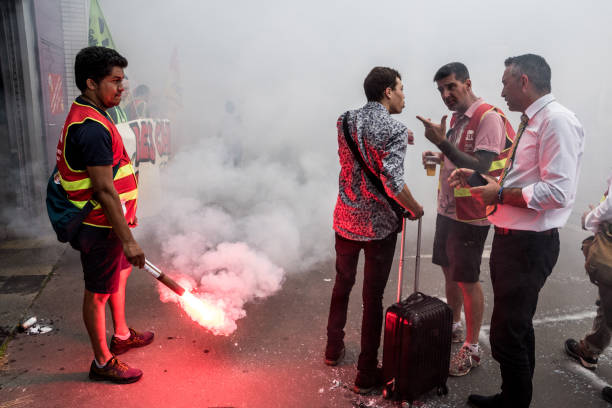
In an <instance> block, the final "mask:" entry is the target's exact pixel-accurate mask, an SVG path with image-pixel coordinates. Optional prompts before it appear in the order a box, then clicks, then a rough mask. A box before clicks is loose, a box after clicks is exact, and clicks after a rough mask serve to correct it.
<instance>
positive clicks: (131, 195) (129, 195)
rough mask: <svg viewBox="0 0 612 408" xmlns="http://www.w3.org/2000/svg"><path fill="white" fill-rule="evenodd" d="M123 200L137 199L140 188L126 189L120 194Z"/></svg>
mask: <svg viewBox="0 0 612 408" xmlns="http://www.w3.org/2000/svg"><path fill="white" fill-rule="evenodd" d="M119 198H120V199H121V201H130V200H136V199H137V198H138V190H137V189H134V190H132V191H126V192H125V193H121V194H119Z"/></svg>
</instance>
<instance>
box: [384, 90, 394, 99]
mask: <svg viewBox="0 0 612 408" xmlns="http://www.w3.org/2000/svg"><path fill="white" fill-rule="evenodd" d="M391 92H393V89H391V88H390V87H387V88H385V93H384V96H385V97H387V99H391Z"/></svg>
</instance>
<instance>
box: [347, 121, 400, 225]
mask: <svg viewBox="0 0 612 408" xmlns="http://www.w3.org/2000/svg"><path fill="white" fill-rule="evenodd" d="M348 116H349V113H348V111H347V112H346V113H345V114H344V118H343V119H342V129H343V130H344V139H346V144H347V145H348V147H349V149H351V152H353V156H354V157H355V159H356V160H357V162H358V163H359V165H360V166H361V168H362V169H363V171H364V173H365V174H366V176H367V177H368V179H369V180H370V182H371V183H372V184H373V185H374V187H376V189H377V190H378V192H379V193H380V194H382V196H383V197H385V198H386V199H387V201H388V202H389V205H390V206H391V209H392V210H393V211H394V212H395V214H396V215H397V216H398V218H400V219H401V218H402V217H404V216H405V215H404V214H405V213H406V210H405V209H404V208H403V207H402V206H401V205H399V204H398V202H397V201H395V200H394V199H393V198H391V197H389V195H388V194H387V192H386V191H385V187H384V186H383V183H382V181H381V180H380V178H378V177H377V176H376V175H375V174H374V173H373V172H372V170H370V168H369V167H368V166H367V165H366V163H365V160H364V159H363V156H361V153H360V152H359V149H358V148H357V144H356V143H355V141H354V140H353V138H352V137H351V133H350V132H349V127H348Z"/></svg>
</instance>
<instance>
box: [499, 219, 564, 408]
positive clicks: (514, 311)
mask: <svg viewBox="0 0 612 408" xmlns="http://www.w3.org/2000/svg"><path fill="white" fill-rule="evenodd" d="M558 256H559V233H558V232H557V230H556V229H555V230H552V231H548V232H547V233H533V232H523V233H516V234H513V235H499V234H495V237H494V239H493V248H492V251H491V260H490V266H491V281H492V283H493V295H494V306H493V316H492V317H491V334H490V340H491V351H492V354H493V357H494V358H495V359H496V360H497V361H498V362H499V365H500V369H501V375H502V397H503V398H502V399H503V401H504V405H503V406H504V407H512V408H523V407H529V404H530V403H531V397H532V393H533V386H532V378H533V371H534V369H535V336H534V331H533V323H532V320H533V315H534V314H535V311H536V307H537V305H538V295H539V293H540V289H542V287H543V286H544V282H546V278H548V276H549V275H550V273H551V272H552V269H553V267H554V266H555V264H556V263H557V258H558Z"/></svg>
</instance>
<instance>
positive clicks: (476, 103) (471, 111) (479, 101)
mask: <svg viewBox="0 0 612 408" xmlns="http://www.w3.org/2000/svg"><path fill="white" fill-rule="evenodd" d="M483 102H484V100H483V99H482V98H478V99H476V100H475V101H474V103H473V104H471V105H470V107H469V108H468V109H467V110H466V111H465V113H464V114H463V115H464V116H467V117H468V118H471V117H472V115H473V114H474V112H476V109H478V107H479V106H480V105H482V104H483Z"/></svg>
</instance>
